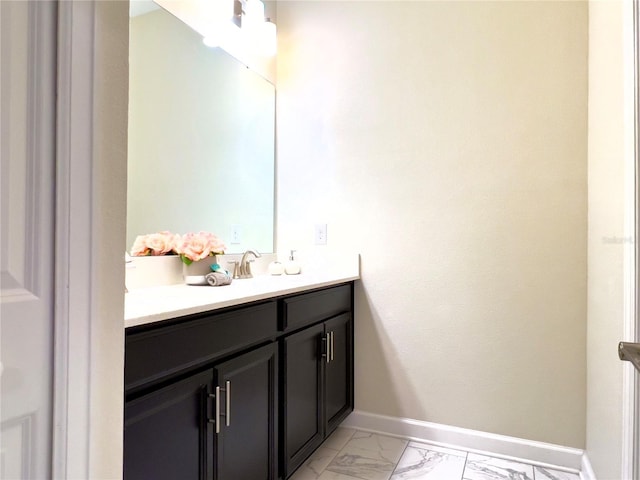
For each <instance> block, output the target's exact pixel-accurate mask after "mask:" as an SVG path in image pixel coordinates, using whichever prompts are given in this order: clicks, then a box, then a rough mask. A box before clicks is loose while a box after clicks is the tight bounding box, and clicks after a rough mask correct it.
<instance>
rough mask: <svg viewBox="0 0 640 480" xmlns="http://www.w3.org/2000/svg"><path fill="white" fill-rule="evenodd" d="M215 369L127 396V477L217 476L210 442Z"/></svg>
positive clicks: (162, 479) (187, 479)
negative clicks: (209, 404)
mask: <svg viewBox="0 0 640 480" xmlns="http://www.w3.org/2000/svg"><path fill="white" fill-rule="evenodd" d="M212 385H213V370H207V371H205V372H201V373H198V374H195V375H192V376H190V377H188V378H186V379H183V380H179V381H176V382H174V383H171V384H169V385H168V386H165V387H162V388H159V389H157V390H155V391H153V392H151V393H149V394H147V395H143V396H141V397H139V398H137V399H135V400H131V401H129V402H127V404H126V407H125V418H124V451H125V458H124V460H125V461H124V478H125V480H137V479H149V478H153V479H154V480H175V479H177V478H180V479H184V480H203V479H208V480H211V479H212V478H213V477H212V470H211V469H210V468H208V466H209V465H210V463H209V462H208V461H207V445H211V444H212V441H213V436H212V434H211V432H212V430H211V429H209V428H208V425H207V400H208V393H209V392H210V391H211V387H212Z"/></svg>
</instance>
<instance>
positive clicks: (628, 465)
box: [621, 0, 640, 480]
mask: <svg viewBox="0 0 640 480" xmlns="http://www.w3.org/2000/svg"><path fill="white" fill-rule="evenodd" d="M623 9H624V11H623V16H624V19H625V23H624V26H623V30H624V31H623V42H624V46H623V55H624V68H625V71H624V99H625V106H624V116H625V122H624V125H625V131H624V155H625V238H629V239H631V241H629V242H625V251H624V269H625V271H624V292H623V293H624V319H623V324H624V332H623V336H624V338H625V339H627V341H630V342H639V341H640V317H639V315H638V313H639V312H638V297H639V295H638V287H639V286H640V281H639V278H638V275H639V273H640V250H639V248H638V239H640V192H639V191H638V188H639V186H640V172H639V170H640V169H639V168H638V165H639V164H640V135H639V130H638V129H639V126H640V103H639V102H640V1H639V0H633V1H631V2H623ZM627 100H628V101H627ZM625 363H626V362H625ZM622 402H623V404H622V435H623V438H622V452H621V453H622V474H623V477H624V478H629V479H633V480H639V479H640V455H639V454H638V452H639V450H640V380H639V379H638V375H637V374H636V370H635V369H634V368H633V367H632V366H631V365H626V366H625V367H624V370H623V383H622Z"/></svg>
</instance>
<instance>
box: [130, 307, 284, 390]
mask: <svg viewBox="0 0 640 480" xmlns="http://www.w3.org/2000/svg"><path fill="white" fill-rule="evenodd" d="M277 323H278V320H277V306H276V303H275V302H269V303H264V304H260V305H256V306H252V307H246V308H241V309H238V310H234V311H231V312H225V313H220V314H208V315H206V316H203V317H200V318H196V319H193V320H185V322H184V323H178V324H175V325H172V326H169V327H160V328H158V329H155V330H150V331H146V332H140V333H134V334H131V335H127V337H126V340H125V390H128V391H131V390H132V389H134V388H137V387H140V386H142V385H144V384H147V383H150V382H153V381H155V380H158V379H160V378H162V377H165V376H168V375H171V374H174V373H177V372H180V371H182V370H185V369H188V368H190V367H193V366H196V365H199V364H203V363H206V362H208V361H210V360H214V359H216V358H219V357H221V356H223V355H226V354H229V353H232V352H234V351H238V350H241V349H243V348H245V347H248V346H251V345H253V344H257V343H259V342H261V341H264V340H266V339H269V338H273V337H274V336H275V335H276V333H277Z"/></svg>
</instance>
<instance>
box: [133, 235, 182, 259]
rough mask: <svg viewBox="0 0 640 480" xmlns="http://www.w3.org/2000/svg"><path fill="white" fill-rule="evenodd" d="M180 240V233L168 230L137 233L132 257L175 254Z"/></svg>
mask: <svg viewBox="0 0 640 480" xmlns="http://www.w3.org/2000/svg"><path fill="white" fill-rule="evenodd" d="M179 241H180V235H177V234H175V233H171V232H168V231H164V232H159V233H149V234H147V235H138V236H137V237H136V240H135V242H133V247H131V256H132V257H145V256H148V255H151V256H157V255H172V254H176V253H177V252H176V246H177V244H178V242H179Z"/></svg>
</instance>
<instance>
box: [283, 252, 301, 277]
mask: <svg viewBox="0 0 640 480" xmlns="http://www.w3.org/2000/svg"><path fill="white" fill-rule="evenodd" d="M295 252H296V251H295V250H291V255H289V260H288V261H287V263H285V264H284V273H286V274H287V275H297V274H299V273H300V264H299V263H298V261H297V260H296V259H295V258H294V253H295Z"/></svg>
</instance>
